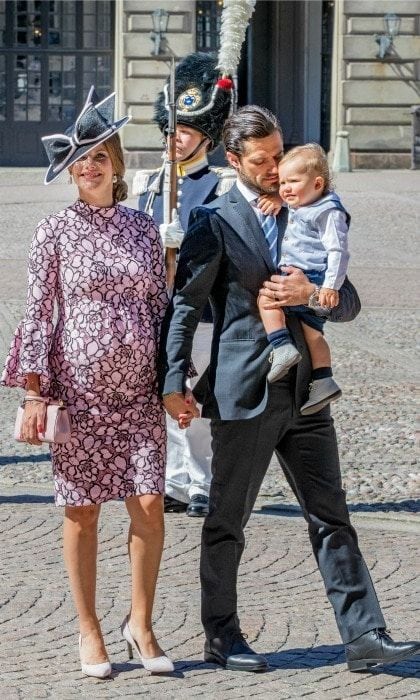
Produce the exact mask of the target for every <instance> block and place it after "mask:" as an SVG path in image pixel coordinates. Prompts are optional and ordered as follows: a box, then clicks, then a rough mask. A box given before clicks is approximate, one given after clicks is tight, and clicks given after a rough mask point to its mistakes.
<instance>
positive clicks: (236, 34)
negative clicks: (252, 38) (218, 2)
mask: <svg viewBox="0 0 420 700" xmlns="http://www.w3.org/2000/svg"><path fill="white" fill-rule="evenodd" d="M255 3H256V0H224V2H223V11H222V26H221V30H220V49H219V55H218V57H217V68H218V69H219V70H220V72H221V73H222V74H223V75H234V74H235V73H236V69H237V67H238V63H239V59H240V57H241V46H242V44H243V41H244V39H245V32H246V28H247V26H248V23H249V20H250V19H251V15H252V13H253V12H254V9H255Z"/></svg>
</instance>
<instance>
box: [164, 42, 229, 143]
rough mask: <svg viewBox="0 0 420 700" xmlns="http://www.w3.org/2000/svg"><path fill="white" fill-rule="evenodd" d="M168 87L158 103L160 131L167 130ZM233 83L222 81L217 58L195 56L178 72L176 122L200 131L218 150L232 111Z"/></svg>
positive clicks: (187, 59)
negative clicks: (226, 121)
mask: <svg viewBox="0 0 420 700" xmlns="http://www.w3.org/2000/svg"><path fill="white" fill-rule="evenodd" d="M168 89H169V85H168V83H167V84H166V85H165V87H164V89H163V91H162V92H160V93H159V95H158V98H157V100H156V102H155V113H154V117H153V118H154V121H155V122H156V123H157V124H158V126H159V128H160V130H161V131H162V132H165V131H166V130H167V128H168V118H169V111H168V102H169V99H168ZM232 97H233V82H232V80H231V79H230V78H229V77H221V76H220V71H219V69H218V68H217V59H216V57H215V56H212V55H211V54H207V53H200V52H197V53H192V54H189V55H188V56H186V57H185V58H184V59H183V60H182V61H181V62H180V63H179V64H178V65H177V67H176V69H175V101H176V120H177V123H178V124H185V125H186V126H191V127H192V128H193V129H197V131H200V132H201V133H202V134H204V136H207V138H208V139H209V140H210V141H211V148H215V147H216V146H217V144H218V143H219V141H220V138H221V135H222V129H223V124H224V122H225V120H226V119H227V117H228V116H229V114H230V111H231V108H232Z"/></svg>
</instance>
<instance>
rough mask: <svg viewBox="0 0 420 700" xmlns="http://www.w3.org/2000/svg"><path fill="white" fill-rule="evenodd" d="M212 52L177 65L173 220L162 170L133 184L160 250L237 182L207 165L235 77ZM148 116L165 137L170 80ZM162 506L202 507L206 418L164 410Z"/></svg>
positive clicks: (202, 362) (200, 345)
mask: <svg viewBox="0 0 420 700" xmlns="http://www.w3.org/2000/svg"><path fill="white" fill-rule="evenodd" d="M216 65H217V60H216V58H215V57H214V56H211V55H210V54H204V53H194V54H190V55H189V56H186V57H185V58H184V59H183V60H182V61H181V62H180V63H179V64H178V66H177V67H176V71H175V102H176V123H177V125H176V160H177V198H176V212H173V217H172V222H171V223H168V222H166V221H165V220H164V219H165V217H164V192H163V189H164V188H163V181H164V170H165V164H163V166H162V168H160V169H158V170H140V171H138V172H137V173H136V175H135V178H134V182H133V192H134V194H138V195H139V202H138V206H139V209H141V210H143V211H145V212H146V213H148V214H150V216H152V217H153V218H154V220H155V221H156V223H157V224H159V228H160V234H161V237H162V240H163V244H164V246H165V248H167V249H168V248H169V249H178V248H179V247H180V245H181V242H182V239H183V237H184V233H185V231H186V230H187V228H188V219H189V215H190V211H191V209H193V208H194V207H197V206H200V205H202V204H208V203H210V202H211V201H213V200H214V199H215V198H216V197H218V196H219V195H221V194H223V193H224V192H226V191H227V190H228V189H229V188H230V187H231V186H232V184H233V183H234V181H235V172H234V170H232V169H231V168H220V167H211V166H209V163H208V160H207V154H208V152H209V151H212V150H213V149H214V148H215V147H216V146H217V145H218V143H219V141H220V138H221V134H222V129H223V124H224V122H225V120H226V118H227V117H228V116H229V113H230V111H231V108H232V101H233V100H232V95H233V83H232V81H231V80H230V79H229V78H220V71H219V70H218V68H217V67H216ZM154 120H155V121H156V123H157V124H158V126H159V128H160V130H161V132H162V134H163V135H164V138H165V140H166V136H167V130H168V84H167V85H165V88H164V90H163V91H162V92H161V93H160V94H159V95H158V98H157V100H156V103H155V114H154ZM202 321H203V322H202V323H201V324H200V329H199V333H198V336H197V343H196V345H195V347H194V349H193V361H194V364H195V366H196V368H197V370H198V371H199V373H200V372H201V371H202V370H204V369H205V367H206V366H207V364H208V360H209V354H210V339H211V326H210V323H209V322H211V313H210V308H209V307H207V309H206V311H205V313H204V316H203V319H202ZM167 420H168V454H167V469H166V496H165V511H166V512H182V511H186V513H187V515H188V516H191V517H203V516H205V515H207V513H208V494H209V489H210V480H211V469H210V465H211V458H212V454H211V447H210V431H209V423H208V421H205V420H200V421H195V422H194V423H193V425H192V426H191V427H189V428H187V429H186V430H180V429H179V427H178V424H177V422H176V421H174V420H172V418H170V417H169V416H168V419H167Z"/></svg>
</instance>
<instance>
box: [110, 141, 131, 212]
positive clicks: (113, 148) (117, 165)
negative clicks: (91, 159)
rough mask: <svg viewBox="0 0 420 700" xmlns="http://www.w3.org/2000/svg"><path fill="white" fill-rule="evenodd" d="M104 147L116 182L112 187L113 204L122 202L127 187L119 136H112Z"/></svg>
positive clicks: (125, 195)
mask: <svg viewBox="0 0 420 700" xmlns="http://www.w3.org/2000/svg"><path fill="white" fill-rule="evenodd" d="M104 146H105V148H106V150H107V151H108V153H109V157H110V159H111V163H112V168H113V171H114V174H115V175H116V176H117V182H116V183H115V184H114V185H113V187H112V195H113V199H114V202H122V200H123V199H127V192H128V185H127V183H126V182H125V180H124V179H123V177H124V173H125V163H124V155H123V150H122V146H121V140H120V135H119V134H113V135H112V136H110V137H109V139H107V140H106V141H104Z"/></svg>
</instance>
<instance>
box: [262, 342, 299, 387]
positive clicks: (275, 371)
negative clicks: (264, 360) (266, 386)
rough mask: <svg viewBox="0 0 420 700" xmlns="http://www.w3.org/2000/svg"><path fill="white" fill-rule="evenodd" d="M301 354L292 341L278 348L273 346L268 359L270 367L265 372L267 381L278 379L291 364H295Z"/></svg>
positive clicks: (271, 381)
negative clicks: (267, 371)
mask: <svg viewBox="0 0 420 700" xmlns="http://www.w3.org/2000/svg"><path fill="white" fill-rule="evenodd" d="M301 359H302V356H301V354H300V352H299V351H298V350H296V348H295V346H294V345H292V343H287V344H286V345H281V346H280V347H279V348H274V350H273V351H272V352H271V354H270V357H269V361H270V362H271V369H270V371H269V373H268V374H267V381H268V382H269V383H270V384H272V383H273V382H276V381H277V380H278V379H281V378H282V377H284V375H285V374H287V372H288V371H289V369H290V368H291V367H293V365H296V364H297V363H298V362H300V360H301Z"/></svg>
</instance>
